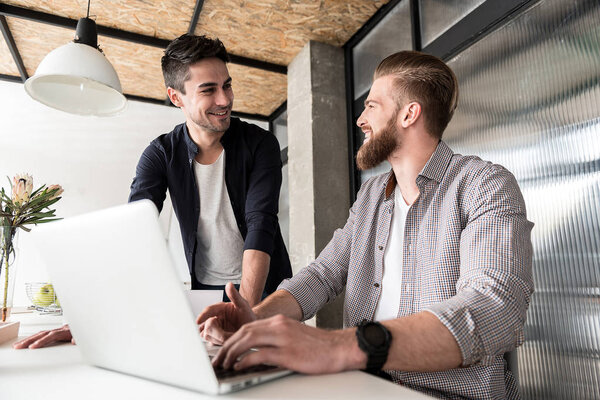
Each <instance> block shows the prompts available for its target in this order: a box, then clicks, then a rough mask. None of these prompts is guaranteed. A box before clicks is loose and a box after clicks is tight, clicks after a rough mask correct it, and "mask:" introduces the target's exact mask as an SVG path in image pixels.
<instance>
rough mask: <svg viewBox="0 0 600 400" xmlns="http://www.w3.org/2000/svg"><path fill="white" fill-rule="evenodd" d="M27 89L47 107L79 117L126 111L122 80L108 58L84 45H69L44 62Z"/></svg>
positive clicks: (52, 53) (107, 114)
mask: <svg viewBox="0 0 600 400" xmlns="http://www.w3.org/2000/svg"><path fill="white" fill-rule="evenodd" d="M25 90H26V91H27V93H28V94H29V95H30V96H31V97H32V98H34V99H35V100H37V101H39V102H40V103H43V104H45V105H47V106H50V107H53V108H56V109H58V110H61V111H66V112H69V113H72V114H79V115H98V116H109V115H114V114H117V113H119V112H121V111H123V110H124V109H125V105H126V104H127V99H126V98H125V96H123V93H122V90H121V83H120V82H119V77H118V76H117V73H116V71H115V69H114V68H113V66H112V65H111V64H110V62H108V60H107V59H106V57H105V56H104V55H103V54H102V53H100V51H98V50H97V49H95V48H93V47H91V46H88V45H86V44H81V43H68V44H66V45H64V46H61V47H59V48H57V49H55V50H53V51H51V52H50V53H48V55H47V56H46V57H45V58H44V59H43V60H42V62H41V63H40V65H39V66H38V68H37V70H36V72H35V75H34V76H32V77H31V78H29V79H27V81H26V82H25Z"/></svg>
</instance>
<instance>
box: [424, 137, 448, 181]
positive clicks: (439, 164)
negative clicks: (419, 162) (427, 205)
mask: <svg viewBox="0 0 600 400" xmlns="http://www.w3.org/2000/svg"><path fill="white" fill-rule="evenodd" d="M453 155H454V152H453V151H452V149H450V147H448V145H447V144H446V143H444V142H443V141H441V140H440V142H439V143H438V145H437V147H436V149H435V151H434V152H433V154H432V155H431V157H429V161H427V164H425V166H424V167H423V169H422V170H421V173H420V174H419V176H423V177H425V178H428V179H432V180H434V181H436V182H437V183H440V182H441V181H442V178H443V177H444V174H445V173H446V168H448V164H450V160H451V159H452V156H453ZM417 181H418V177H417ZM417 183H418V182H417Z"/></svg>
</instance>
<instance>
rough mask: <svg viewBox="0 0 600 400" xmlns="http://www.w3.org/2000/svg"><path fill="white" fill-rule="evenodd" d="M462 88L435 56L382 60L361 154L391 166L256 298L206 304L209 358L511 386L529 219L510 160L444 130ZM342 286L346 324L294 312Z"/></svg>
mask: <svg viewBox="0 0 600 400" xmlns="http://www.w3.org/2000/svg"><path fill="white" fill-rule="evenodd" d="M457 97H458V83H457V80H456V77H455V75H454V73H453V72H452V71H451V70H450V68H449V67H448V66H447V65H446V64H444V63H443V62H442V61H441V60H439V59H437V58H435V57H433V56H430V55H426V54H422V53H418V52H410V51H405V52H400V53H396V54H393V55H391V56H389V57H388V58H386V59H385V60H383V61H382V62H381V64H380V65H379V66H378V67H377V70H376V71H375V74H374V82H373V85H372V87H371V90H370V92H369V96H368V98H367V100H366V101H365V110H364V111H363V113H362V115H361V116H360V118H359V119H358V122H357V124H358V126H359V127H360V128H361V129H362V130H363V132H364V133H365V141H364V143H363V145H362V147H361V148H360V150H359V152H358V155H357V164H358V167H359V168H361V169H368V168H372V167H374V166H375V165H377V164H379V163H380V162H382V161H383V160H387V161H389V163H390V164H391V166H392V170H391V171H390V172H389V173H386V174H382V175H379V176H376V177H373V178H371V179H369V180H368V181H367V182H365V183H364V184H363V185H362V187H361V189H360V191H359V193H358V196H357V200H356V202H355V203H354V205H353V206H352V208H351V209H350V216H349V218H348V221H347V222H346V225H345V226H344V227H343V228H341V229H338V230H337V231H336V232H335V233H334V236H333V238H332V240H331V242H329V244H328V245H327V246H326V248H325V249H324V250H323V251H322V252H321V254H320V255H319V257H318V258H317V259H316V260H315V261H314V262H312V263H311V264H310V265H308V266H307V267H305V268H304V269H303V270H302V271H300V272H299V273H298V274H296V275H295V276H294V277H293V278H291V279H290V280H286V281H284V282H283V283H282V284H281V285H280V286H279V290H277V291H276V292H275V293H273V294H272V295H270V296H269V297H267V298H266V299H265V300H264V301H263V302H261V303H260V304H258V305H257V306H254V307H251V306H250V305H249V304H248V303H247V302H246V301H244V300H243V299H242V298H241V297H240V295H239V294H238V293H237V291H236V290H235V288H234V287H233V286H232V285H231V284H228V285H227V287H226V290H227V292H228V294H229V296H230V297H231V298H232V301H233V302H232V303H228V304H225V303H221V304H218V305H214V306H211V307H208V308H207V309H206V310H204V311H203V312H202V313H201V314H200V316H199V318H198V322H199V323H200V329H201V330H202V332H203V335H204V337H205V338H207V339H209V340H210V341H212V342H214V343H223V347H222V348H221V349H220V351H219V353H218V354H217V356H216V357H215V358H214V359H213V363H214V364H215V365H222V366H223V367H225V368H236V369H238V368H245V367H248V366H251V365H255V364H259V363H266V364H274V365H279V366H282V367H286V368H289V369H292V370H295V371H298V372H302V373H308V374H316V373H333V372H339V371H344V370H350V369H366V370H367V371H368V372H371V373H375V374H378V375H381V376H385V377H387V378H389V379H391V380H393V381H394V382H396V383H401V384H403V385H406V386H409V387H412V388H415V389H418V390H421V391H423V392H426V393H429V394H431V395H434V396H436V397H441V398H453V399H458V398H478V399H500V398H502V399H505V398H509V399H514V398H518V390H517V386H516V383H515V379H514V377H513V375H512V373H511V371H509V370H508V369H507V366H506V363H505V361H504V358H503V354H504V353H505V352H508V351H511V350H513V349H514V348H516V347H517V346H519V345H520V344H521V343H522V341H523V325H524V322H525V316H526V311H527V308H528V305H529V299H530V296H531V293H532V292H533V282H532V273H531V261H532V259H531V258H532V247H531V239H530V234H531V229H532V227H533V224H532V223H531V222H529V221H528V220H527V218H526V212H525V204H524V201H523V197H522V195H521V192H520V190H519V187H518V185H517V183H516V180H515V178H514V177H513V175H512V174H511V173H510V172H508V171H507V170H506V169H504V168H503V167H501V166H499V165H494V164H492V163H489V162H484V161H482V160H481V159H479V158H477V157H474V156H462V155H459V154H454V153H453V152H452V150H451V149H450V148H449V147H448V146H447V145H446V144H445V143H444V142H443V141H441V137H442V133H443V131H444V129H445V128H446V126H447V124H448V122H449V121H450V119H451V117H452V114H453V112H454V109H455V108H456V103H457ZM344 288H345V289H346V298H345V303H344V315H343V316H344V328H345V329H342V330H335V331H326V330H322V329H318V328H313V327H310V326H307V325H304V324H301V323H300V322H298V321H302V320H306V319H308V318H311V317H312V316H313V315H315V313H316V312H317V311H318V310H319V309H320V308H321V307H322V306H323V305H324V304H326V303H328V302H330V301H332V300H333V299H334V298H335V297H336V296H338V295H339V294H340V293H342V291H343V289H344ZM250 349H258V351H249V350H250Z"/></svg>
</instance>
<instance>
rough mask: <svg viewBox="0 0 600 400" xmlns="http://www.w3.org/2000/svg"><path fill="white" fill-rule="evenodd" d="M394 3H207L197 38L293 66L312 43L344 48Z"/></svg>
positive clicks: (243, 0)
mask: <svg viewBox="0 0 600 400" xmlns="http://www.w3.org/2000/svg"><path fill="white" fill-rule="evenodd" d="M388 1H389V0H205V1H204V6H203V7H202V13H201V14H200V19H199V20H198V25H196V30H195V33H196V34H209V35H211V36H216V37H218V38H220V39H221V40H222V41H223V43H224V44H225V46H226V47H227V50H228V51H230V52H232V53H234V54H237V55H242V56H246V57H250V58H256V59H260V60H264V61H270V62H273V63H276V64H282V65H288V64H289V63H290V62H291V61H292V59H293V58H294V57H295V56H296V55H297V54H298V52H299V51H300V50H301V49H302V47H304V45H305V44H306V43H307V42H308V41H309V40H315V41H318V42H322V43H328V44H331V45H334V46H341V45H343V44H344V43H345V42H347V41H348V39H350V37H352V35H353V34H354V33H356V31H358V29H360V27H361V26H362V25H363V24H364V23H365V22H366V21H367V20H368V19H369V18H370V17H371V16H372V15H373V14H375V12H376V11H377V10H378V9H379V8H380V7H381V6H382V5H384V4H386V3H387V2H388Z"/></svg>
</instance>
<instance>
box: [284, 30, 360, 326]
mask: <svg viewBox="0 0 600 400" xmlns="http://www.w3.org/2000/svg"><path fill="white" fill-rule="evenodd" d="M287 104H288V108H287V112H288V157H289V201H290V259H291V262H292V268H293V270H294V272H297V271H298V270H300V269H301V268H303V267H304V266H306V265H307V264H308V263H310V262H311V261H312V260H314V259H315V258H316V256H318V254H319V253H320V252H321V250H322V249H323V248H324V247H325V246H326V245H327V243H328V242H329V240H330V239H331V237H332V235H333V232H334V231H335V229H337V228H339V227H342V226H343V225H344V223H345V221H346V219H347V218H348V209H349V207H350V204H349V198H348V193H349V176H348V134H347V129H346V125H347V124H346V94H345V81H344V53H343V50H342V49H340V48H337V47H333V46H329V45H325V44H322V43H317V42H312V41H311V42H309V43H308V44H307V45H306V46H305V47H304V48H303V49H302V51H301V52H300V53H299V54H298V55H297V56H296V58H295V59H294V60H293V61H292V63H291V64H290V65H289V67H288V103H287ZM342 297H343V296H340V298H338V299H337V300H336V302H335V303H333V304H332V305H331V306H328V307H326V308H325V309H323V310H322V312H320V313H319V315H318V316H317V324H318V325H319V326H323V327H339V326H341V321H342V319H341V318H342V314H341V304H342V301H343V299H342Z"/></svg>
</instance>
